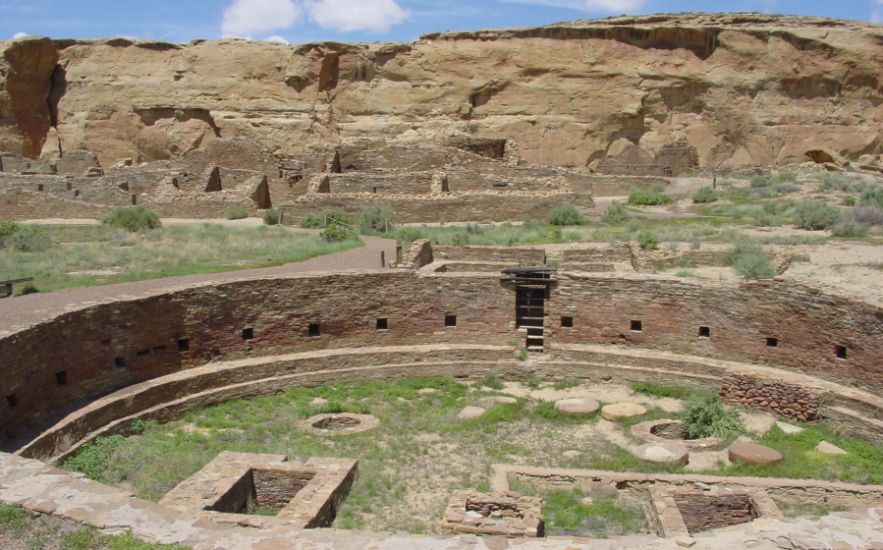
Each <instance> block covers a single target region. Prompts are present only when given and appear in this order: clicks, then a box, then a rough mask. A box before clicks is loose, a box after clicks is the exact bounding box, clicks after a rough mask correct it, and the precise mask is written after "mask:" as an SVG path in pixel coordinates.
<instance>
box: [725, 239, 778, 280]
mask: <svg viewBox="0 0 883 550" xmlns="http://www.w3.org/2000/svg"><path fill="white" fill-rule="evenodd" d="M727 260H728V261H729V263H730V265H732V266H733V269H734V270H736V273H738V274H739V275H740V276H741V277H742V278H743V279H747V280H758V279H772V278H773V277H775V276H776V270H775V268H773V262H772V257H771V256H770V255H769V253H767V251H766V250H764V249H763V248H762V247H761V246H760V245H758V244H756V243H753V242H751V241H743V242H740V243H737V244H736V246H735V247H733V249H732V250H730V251H729V253H728V254H727Z"/></svg>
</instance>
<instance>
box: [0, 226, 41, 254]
mask: <svg viewBox="0 0 883 550" xmlns="http://www.w3.org/2000/svg"><path fill="white" fill-rule="evenodd" d="M3 242H4V243H5V244H8V245H9V246H11V247H12V248H14V249H15V250H18V251H19V252H42V251H44V250H47V249H48V248H49V247H50V246H52V241H51V240H50V239H49V235H47V234H46V230H45V229H43V228H42V227H38V226H36V225H22V226H19V227H18V229H16V230H15V231H14V232H13V233H12V234H11V235H9V236H8V237H4V239H3Z"/></svg>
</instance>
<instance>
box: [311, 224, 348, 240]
mask: <svg viewBox="0 0 883 550" xmlns="http://www.w3.org/2000/svg"><path fill="white" fill-rule="evenodd" d="M319 235H321V237H322V238H323V239H325V240H326V241H328V242H330V243H336V242H342V241H351V240H354V239H355V238H356V231H355V229H353V228H352V227H350V226H348V225H343V224H340V223H329V224H328V227H326V228H325V229H323V230H322V232H321V233H320V234H319Z"/></svg>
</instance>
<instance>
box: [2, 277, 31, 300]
mask: <svg viewBox="0 0 883 550" xmlns="http://www.w3.org/2000/svg"><path fill="white" fill-rule="evenodd" d="M33 280H34V278H33V277H23V278H21V279H10V280H8V281H0V287H3V289H4V290H0V298H9V297H10V296H12V295H13V291H14V290H15V285H17V284H18V283H29V282H31V281H33Z"/></svg>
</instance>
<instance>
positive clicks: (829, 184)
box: [819, 172, 856, 193]
mask: <svg viewBox="0 0 883 550" xmlns="http://www.w3.org/2000/svg"><path fill="white" fill-rule="evenodd" d="M819 191H823V192H824V191H843V192H847V193H848V192H852V191H856V186H855V184H854V183H853V182H852V180H850V179H849V178H848V177H846V176H844V175H843V174H834V173H831V172H829V173H827V174H825V175H824V176H822V186H821V187H820V188H819Z"/></svg>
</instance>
